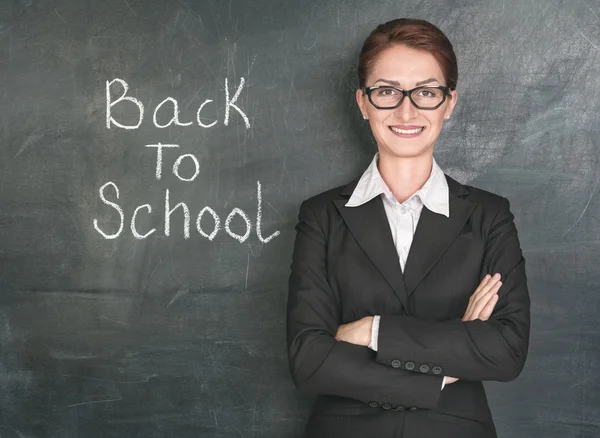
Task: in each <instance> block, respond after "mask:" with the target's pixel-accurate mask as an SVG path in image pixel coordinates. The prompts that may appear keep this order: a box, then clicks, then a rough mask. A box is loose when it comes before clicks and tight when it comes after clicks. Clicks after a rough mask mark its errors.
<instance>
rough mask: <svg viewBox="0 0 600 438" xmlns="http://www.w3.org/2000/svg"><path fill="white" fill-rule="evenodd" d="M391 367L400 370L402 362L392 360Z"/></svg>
mask: <svg viewBox="0 0 600 438" xmlns="http://www.w3.org/2000/svg"><path fill="white" fill-rule="evenodd" d="M392 366H393V367H394V368H400V367H401V366H402V362H400V361H399V360H398V359H394V360H393V361H392Z"/></svg>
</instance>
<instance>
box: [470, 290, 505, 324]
mask: <svg viewBox="0 0 600 438" xmlns="http://www.w3.org/2000/svg"><path fill="white" fill-rule="evenodd" d="M500 286H502V282H501V281H498V282H496V283H494V285H493V286H492V287H491V288H490V289H489V290H488V291H487V292H486V293H484V294H482V295H481V296H479V297H478V298H477V299H476V300H475V301H472V302H471V303H469V306H468V307H467V311H466V312H465V315H464V316H463V321H473V320H475V319H477V318H480V313H481V311H482V310H483V309H484V308H485V307H486V306H487V305H488V304H489V301H490V300H491V299H492V298H493V296H494V295H495V294H496V293H497V292H498V290H499V289H500ZM492 310H493V307H492Z"/></svg>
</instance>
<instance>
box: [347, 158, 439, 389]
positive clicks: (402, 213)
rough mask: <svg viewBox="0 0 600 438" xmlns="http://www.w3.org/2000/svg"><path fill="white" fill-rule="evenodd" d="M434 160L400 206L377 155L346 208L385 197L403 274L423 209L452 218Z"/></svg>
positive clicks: (375, 325)
mask: <svg viewBox="0 0 600 438" xmlns="http://www.w3.org/2000/svg"><path fill="white" fill-rule="evenodd" d="M432 160H433V162H432V167H431V173H430V175H429V178H428V179H427V181H425V184H423V187H421V188H420V189H419V190H417V191H416V192H415V193H413V195H412V196H411V197H410V198H408V199H407V200H406V201H404V202H402V203H401V202H398V200H397V199H396V198H395V196H394V194H393V193H392V191H391V190H390V189H389V187H388V186H387V184H386V183H385V181H384V180H383V178H382V177H381V174H380V173H379V169H378V167H377V165H378V163H379V153H376V154H375V156H374V157H373V160H372V161H371V164H370V165H369V167H368V168H367V170H365V172H364V173H363V175H362V176H361V178H360V180H359V181H358V184H357V185H356V188H355V189H354V191H353V192H352V195H351V196H350V199H349V200H348V202H347V203H346V207H358V206H360V205H362V204H365V203H367V202H369V201H370V200H371V199H373V198H375V197H376V196H381V197H382V200H383V206H384V208H385V213H386V216H387V219H388V222H389V224H390V230H391V231H392V238H393V240H394V246H395V247H396V251H397V252H398V259H399V261H400V268H401V269H402V271H403V272H404V267H405V266H406V259H407V258H408V252H409V250H410V245H411V244H412V240H413V236H414V234H415V230H416V229H417V223H418V222H419V217H420V216H421V211H422V210H423V206H426V207H427V208H428V209H429V210H431V211H432V212H433V213H437V214H442V215H444V216H446V217H450V204H449V196H450V195H449V191H448V182H447V181H446V176H445V175H444V172H443V171H442V169H441V168H440V167H439V166H438V164H437V163H436V161H435V158H433V157H432ZM379 320H380V315H375V316H374V318H373V329H372V331H371V343H370V344H369V348H371V349H372V350H375V351H377V339H378V336H379ZM445 381H446V378H444V382H443V383H442V388H444V384H445Z"/></svg>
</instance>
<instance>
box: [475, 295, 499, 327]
mask: <svg viewBox="0 0 600 438" xmlns="http://www.w3.org/2000/svg"><path fill="white" fill-rule="evenodd" d="M496 303H498V294H494V295H492V297H491V298H490V300H489V301H488V302H487V304H486V305H485V307H484V308H483V309H482V310H481V312H480V313H479V319H481V320H482V321H487V320H488V319H490V316H492V312H493V311H494V307H495V306H496Z"/></svg>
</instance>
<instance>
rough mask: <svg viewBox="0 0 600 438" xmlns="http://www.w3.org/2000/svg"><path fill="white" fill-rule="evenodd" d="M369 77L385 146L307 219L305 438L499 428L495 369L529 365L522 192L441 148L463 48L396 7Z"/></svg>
mask: <svg viewBox="0 0 600 438" xmlns="http://www.w3.org/2000/svg"><path fill="white" fill-rule="evenodd" d="M358 74H359V81H360V89H359V90H357V92H356V101H357V103H358V106H359V108H360V111H361V113H362V115H363V117H364V119H366V120H368V123H369V124H370V127H371V130H372V132H373V135H374V137H375V139H376V141H377V147H378V152H377V154H376V155H375V157H374V158H373V161H372V163H371V165H370V166H369V167H368V169H367V170H366V171H365V172H364V174H363V175H362V176H361V177H360V178H357V179H356V180H354V181H352V182H350V183H349V184H348V185H345V186H342V187H338V188H335V189H333V190H329V191H327V192H324V193H321V194H319V195H317V196H314V197H312V198H310V199H308V200H306V201H304V202H303V203H302V205H301V206H300V213H299V223H298V225H297V227H296V230H297V236H296V242H295V247H294V254H293V261H292V265H291V276H290V282H289V297H288V313H287V336H288V354H289V359H290V370H291V374H292V377H293V379H294V382H295V384H296V386H297V387H298V388H300V389H301V390H306V391H308V392H311V393H314V394H318V396H317V398H316V401H315V404H314V407H313V410H312V413H311V416H310V419H309V421H308V424H307V427H306V432H305V436H306V437H310V438H317V437H328V438H329V437H367V436H368V437H377V438H385V437H416V438H417V437H418V438H428V437H461V438H470V437H473V438H475V437H477V438H482V437H495V436H496V431H495V428H494V424H493V420H492V416H491V413H490V410H489V407H488V402H487V399H486V395H485V391H484V388H483V384H482V381H484V380H496V381H510V380H513V379H515V378H516V377H517V376H518V375H519V373H520V372H521V369H522V368H523V365H524V362H525V358H526V355H527V349H528V342H529V293H528V290H527V280H526V275H525V261H524V259H523V256H522V253H521V249H520V244H519V239H518V236H517V231H516V229H515V225H514V222H513V218H514V217H513V215H512V213H511V212H510V208H509V203H508V200H507V199H506V198H503V197H501V196H499V195H496V194H493V193H490V192H487V191H484V190H480V189H477V188H475V187H471V186H468V185H462V184H460V183H459V182H457V181H455V180H454V179H452V178H450V177H449V176H448V175H445V174H444V173H443V171H442V170H441V169H440V168H439V166H438V165H437V163H436V161H435V159H434V158H433V151H434V144H435V141H436V139H437V138H438V136H439V134H440V131H441V128H442V125H443V123H444V120H447V119H448V118H449V117H450V116H451V114H452V111H453V110H454V108H455V106H456V102H457V98H458V95H457V92H456V91H455V88H456V81H457V76H458V69H457V64H456V57H455V55H454V51H453V49H452V45H451V44H450V42H449V41H448V39H447V38H446V36H445V35H444V34H443V33H442V32H441V31H440V30H439V29H438V28H437V27H435V26H433V25H432V24H430V23H428V22H426V21H422V20H412V19H399V20H394V21H391V22H389V23H386V24H383V25H380V26H378V27H377V28H376V29H375V30H374V31H373V32H372V33H371V35H370V36H369V37H368V38H367V40H366V41H365V43H364V46H363V48H362V52H361V54H360V58H359V67H358ZM409 249H410V250H409Z"/></svg>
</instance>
